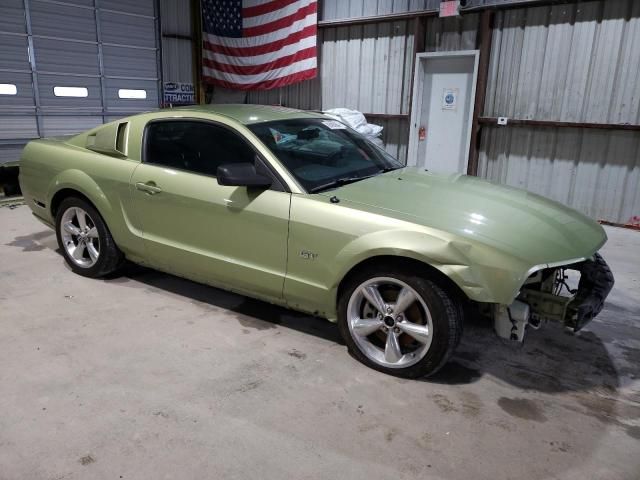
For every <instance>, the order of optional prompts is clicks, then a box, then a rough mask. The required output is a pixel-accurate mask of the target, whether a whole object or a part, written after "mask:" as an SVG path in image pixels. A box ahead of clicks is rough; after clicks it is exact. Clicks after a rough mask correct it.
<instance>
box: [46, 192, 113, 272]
mask: <svg viewBox="0 0 640 480" xmlns="http://www.w3.org/2000/svg"><path fill="white" fill-rule="evenodd" d="M56 236H57V238H58V245H59V246H60V249H61V250H62V253H63V255H64V258H65V260H66V261H67V263H68V264H69V266H70V267H71V269H72V270H73V271H74V272H75V273H78V274H80V275H83V276H85V277H91V278H97V277H103V276H105V275H108V274H110V273H113V272H114V271H116V270H117V269H118V267H119V266H120V265H121V264H122V261H123V255H122V252H120V250H119V249H118V247H117V246H116V244H115V242H114V241H113V237H112V236H111V233H110V232H109V229H108V228H107V226H106V224H105V223H104V220H103V219H102V217H101V216H100V214H99V213H98V211H97V210H96V209H95V208H94V207H93V205H91V204H90V203H89V202H87V201H85V200H83V199H81V198H76V197H69V198H66V199H64V200H63V201H62V203H61V204H60V206H59V208H58V213H57V215H56Z"/></svg>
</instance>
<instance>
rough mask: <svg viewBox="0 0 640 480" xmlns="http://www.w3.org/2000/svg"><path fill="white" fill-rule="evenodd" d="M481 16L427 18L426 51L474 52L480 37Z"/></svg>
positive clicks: (471, 14) (474, 14)
mask: <svg viewBox="0 0 640 480" xmlns="http://www.w3.org/2000/svg"><path fill="white" fill-rule="evenodd" d="M478 22H479V14H477V13H470V14H465V15H462V16H461V17H449V18H438V17H429V18H427V27H426V38H425V51H427V52H442V51H452V50H474V49H475V48H476V38H477V36H478Z"/></svg>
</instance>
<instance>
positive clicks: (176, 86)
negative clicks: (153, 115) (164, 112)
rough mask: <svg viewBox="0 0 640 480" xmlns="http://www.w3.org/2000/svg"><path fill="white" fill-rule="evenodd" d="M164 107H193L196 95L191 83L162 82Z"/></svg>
mask: <svg viewBox="0 0 640 480" xmlns="http://www.w3.org/2000/svg"><path fill="white" fill-rule="evenodd" d="M163 91H164V104H165V105H169V104H171V105H193V104H194V103H196V93H195V89H194V88H193V83H184V82H164V89H163Z"/></svg>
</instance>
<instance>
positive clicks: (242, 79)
mask: <svg viewBox="0 0 640 480" xmlns="http://www.w3.org/2000/svg"><path fill="white" fill-rule="evenodd" d="M202 68H203V70H204V72H205V73H206V74H208V75H209V76H212V77H214V78H219V79H222V80H225V79H226V80H229V81H230V82H233V83H238V84H248V83H256V82H261V81H265V80H273V79H274V78H280V77H284V76H286V75H290V74H292V73H298V72H301V71H303V70H309V69H312V68H316V59H315V58H307V59H304V60H300V61H298V62H295V63H292V64H291V65H287V66H286V67H281V68H274V69H273V70H269V71H267V72H262V73H259V74H255V75H236V74H233V73H227V72H220V71H218V70H215V69H213V68H209V67H207V66H203V67H202Z"/></svg>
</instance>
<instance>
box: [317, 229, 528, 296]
mask: <svg viewBox="0 0 640 480" xmlns="http://www.w3.org/2000/svg"><path fill="white" fill-rule="evenodd" d="M378 256H396V257H403V258H410V259H413V260H417V261H419V262H422V263H425V264H428V265H430V266H431V267H433V268H435V269H437V270H438V271H440V272H441V273H442V274H444V275H446V276H447V277H448V278H449V279H451V281H453V282H454V283H455V284H456V285H457V286H458V287H459V288H460V289H461V290H462V291H463V292H464V293H465V294H466V295H467V297H469V298H470V299H471V300H475V301H478V302H492V303H511V301H512V300H513V298H515V296H516V295H517V292H518V290H519V288H520V286H521V285H522V283H523V282H524V280H525V278H526V272H527V269H528V267H527V265H526V264H525V263H523V262H522V261H520V260H518V259H515V258H513V257H511V256H509V255H507V254H504V253H502V252H499V251H497V250H495V249H494V248H491V247H488V246H485V245H482V244H479V243H474V242H468V241H466V240H465V239H458V238H456V237H455V236H451V235H448V234H444V233H442V234H439V233H438V232H424V231H398V230H385V231H378V232H373V233H369V234H366V235H363V236H361V237H359V238H356V239H355V240H353V241H352V242H350V243H349V244H347V245H346V246H345V247H344V248H343V249H342V250H341V251H340V252H339V253H338V255H337V256H336V262H334V265H338V266H339V268H338V269H337V270H336V271H335V276H334V279H335V281H334V283H333V285H332V287H331V290H330V291H331V297H332V298H334V299H337V293H338V287H339V284H340V282H341V281H342V279H343V278H344V277H345V276H346V275H347V274H348V273H349V272H350V271H351V270H352V269H353V268H355V267H356V266H357V265H358V264H360V263H362V262H363V261H365V260H368V259H371V258H374V257H378Z"/></svg>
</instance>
